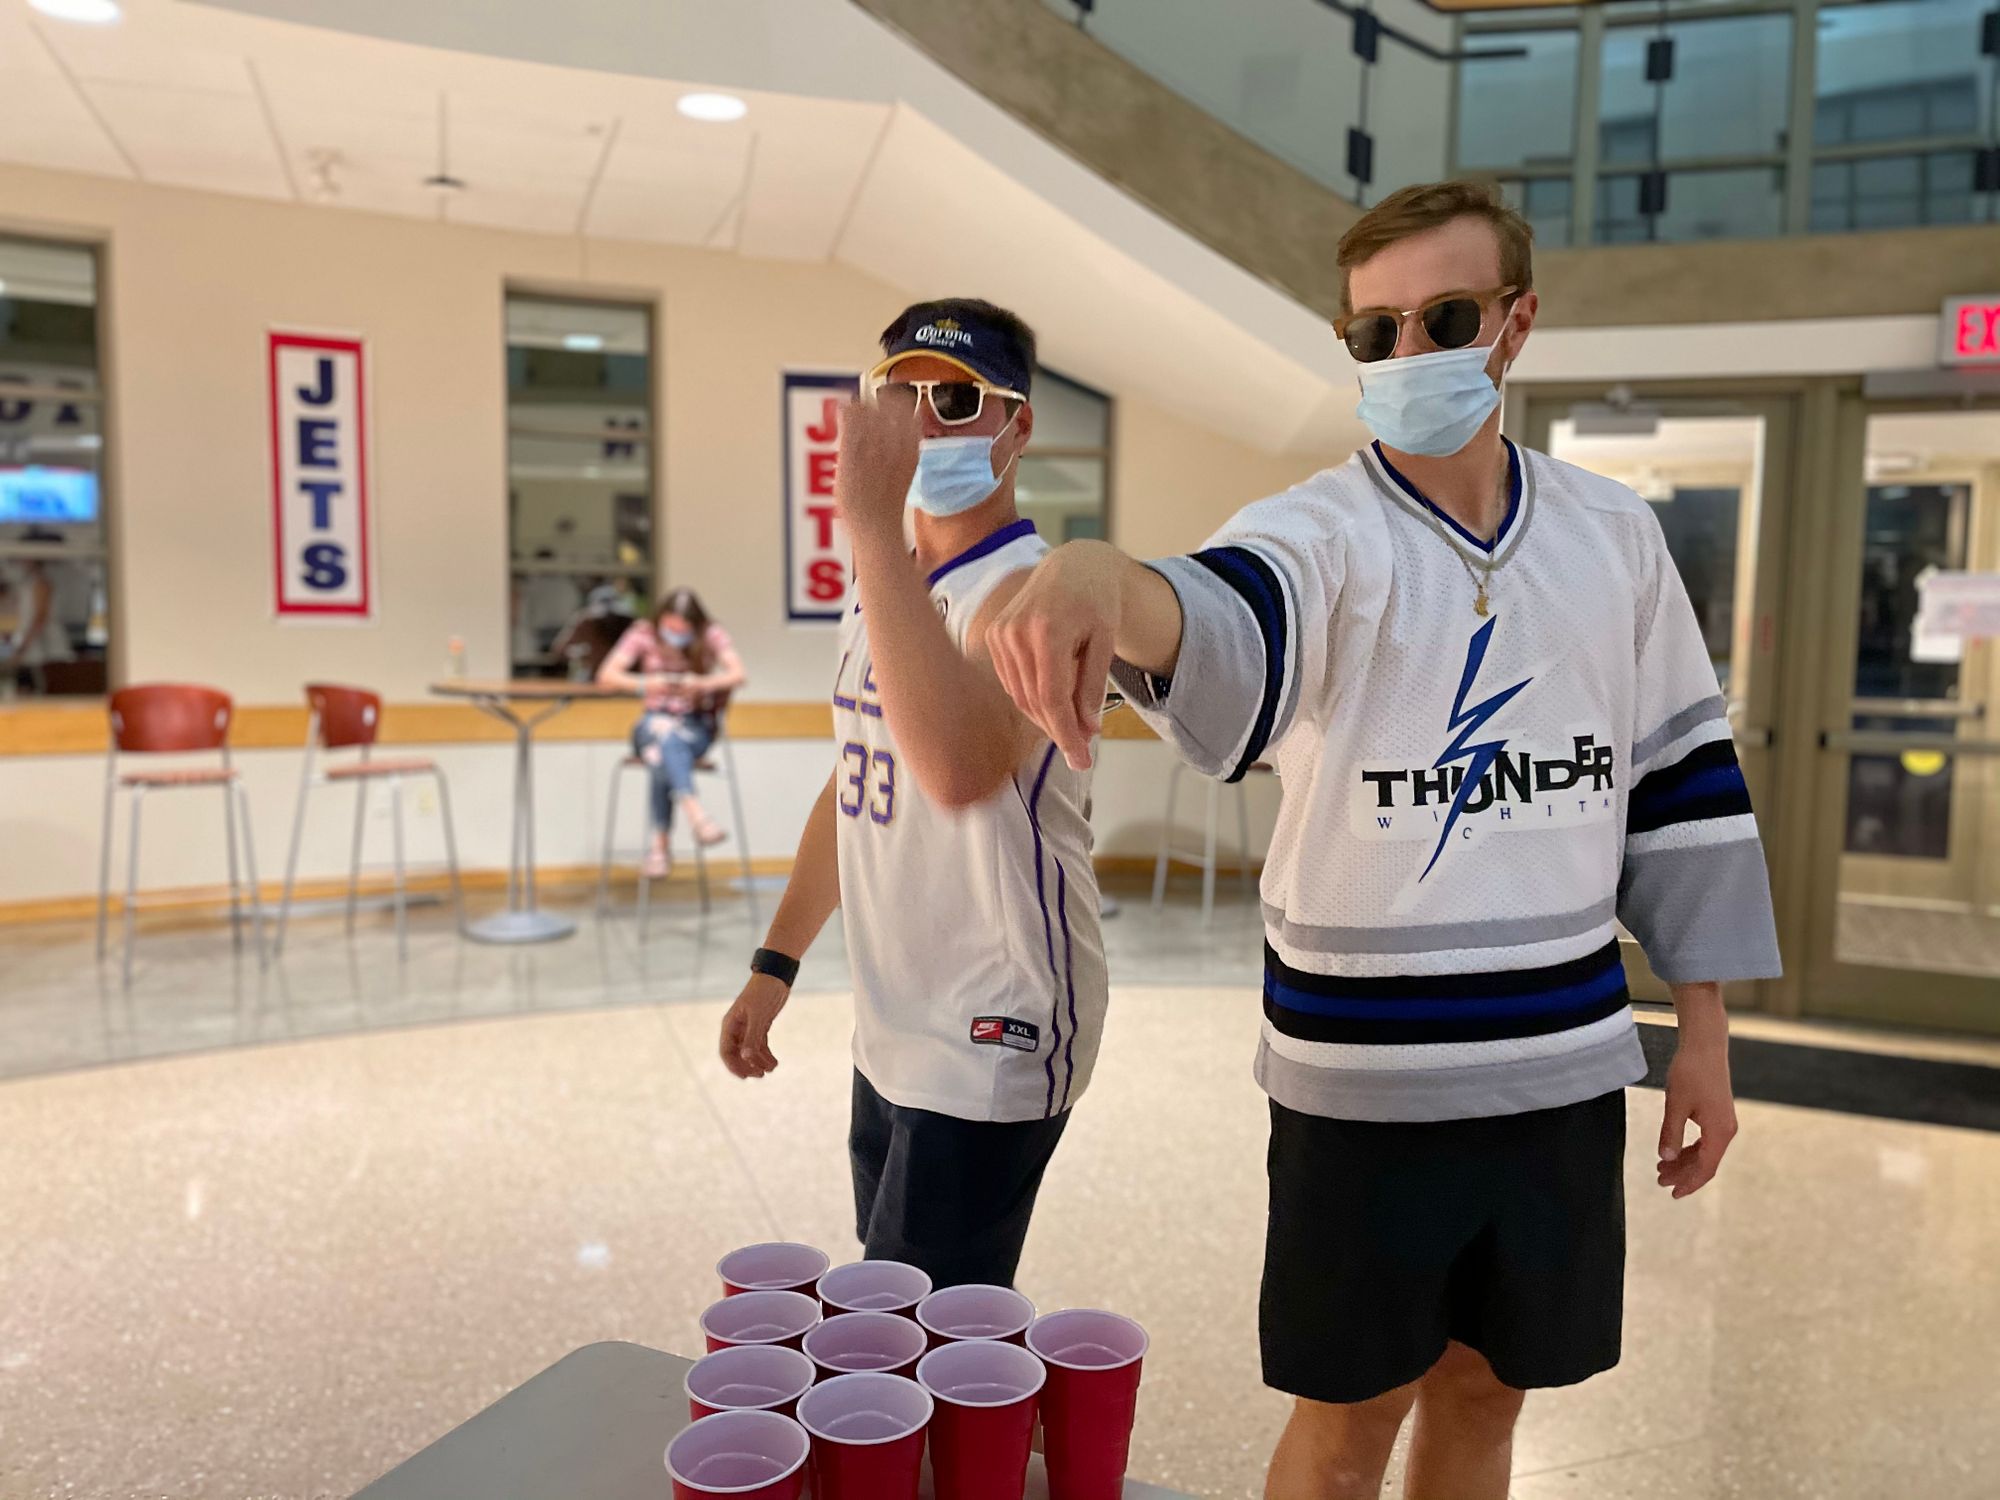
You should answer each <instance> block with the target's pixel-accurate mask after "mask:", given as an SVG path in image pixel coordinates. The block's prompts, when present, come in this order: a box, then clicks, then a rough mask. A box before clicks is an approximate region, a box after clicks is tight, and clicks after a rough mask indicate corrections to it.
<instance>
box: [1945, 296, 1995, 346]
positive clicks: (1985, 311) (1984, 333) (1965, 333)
mask: <svg viewBox="0 0 2000 1500" xmlns="http://www.w3.org/2000/svg"><path fill="white" fill-rule="evenodd" d="M1956 335H1957V336H1956V338H1955V339H1954V340H1953V344H1952V351H1953V352H1954V353H1955V354H1957V355H1958V357H1959V358H1961V359H1983V358H1988V357H2000V302H1991V303H1986V304H1983V305H1982V304H1980V303H1976V302H1975V303H1971V304H1969V305H1967V306H1965V307H1961V308H1960V309H1959V310H1958V327H1957V329H1956Z"/></svg>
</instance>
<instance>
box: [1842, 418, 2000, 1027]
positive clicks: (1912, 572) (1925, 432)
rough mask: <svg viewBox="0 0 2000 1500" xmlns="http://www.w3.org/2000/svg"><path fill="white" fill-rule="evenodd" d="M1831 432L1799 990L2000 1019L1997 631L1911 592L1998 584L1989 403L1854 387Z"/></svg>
mask: <svg viewBox="0 0 2000 1500" xmlns="http://www.w3.org/2000/svg"><path fill="white" fill-rule="evenodd" d="M1841 435H1842V439H1843V441H1842V444H1841V463H1842V465H1843V468H1844V470H1845V474H1844V482H1843V484H1842V487H1841V493H1840V494H1839V495H1838V496H1836V497H1835V505H1834V507H1833V509H1834V515H1835V517H1836V518H1837V520H1838V524H1837V525H1836V526H1835V528H1834V533H1833V539H1832V547H1831V552H1830V555H1829V560H1828V566H1829V567H1830V569H1831V570H1832V577H1833V581H1834V583H1835V590H1834V593H1833V596H1832V599H1831V604H1830V610H1829V618H1828V626H1827V637H1828V640H1829V642H1831V643H1833V644H1834V647H1835V649H1833V650H1832V651H1831V652H1830V653H1829V661H1828V664H1827V668H1826V682H1825V692H1824V701H1825V705H1826V707H1825V716H1824V725H1825V727H1824V729H1823V731H1822V733H1821V735H1820V736H1819V743H1820V754H1821V762H1822V763H1821V774H1820V775H1819V776H1817V777H1816V778H1815V780H1816V782H1817V784H1818V786H1819V788H1820V795H1819V803H1820V814H1819V817H1818V819H1817V825H1818V826H1817V832H1818V839H1819V849H1820V853H1819V857H1818V858H1816V859H1815V860H1814V874H1815V884H1814V894H1813V901H1812V913H1813V931H1812V934H1811V949H1810V959H1809V966H1808V972H1807V982H1806V985H1805V987H1804V992H1803V996H1802V1000H1803V1005H1804V1008H1805V1009H1806V1010H1807V1011H1808V1012H1815V1013H1819V1014H1825V1015H1833V1016H1844V1017H1851V1018H1857V1019H1867V1020H1871V1021H1880V1022H1887V1023H1891V1024H1903V1025H1930V1026H1949V1027H1954V1028H1959V1029H1965V1030H1978V1031H1988V1032H2000V722H1996V718H1997V717H2000V643H1996V642H1995V641H1992V640H1982V639H1976V638H1971V639H1967V638H1960V637H1958V636H1954V635H1951V634H1949V633H1947V632H1943V631H1940V630H1939V629H1937V628H1936V625H1937V622H1936V621H1934V620H1927V619H1926V618H1925V617H1924V614H1923V610H1922V601H1923V591H1924V587H1925V584H1926V583H1927V582H1928V581H1929V580H1930V579H1931V578H1933V577H1934V576H1935V575H1937V574H1940V573H1943V574H1964V573H1971V574H1975V575H1979V574H1983V575H1985V576H1986V577H1987V578H1989V579H1991V580H1993V582H1994V584H1995V586H1996V587H2000V404H1994V405H1988V406H1986V407H1984V408H1980V407H1974V408H1971V409H1967V408H1965V407H1962V406H1957V405H1954V406H1951V407H1943V406H1933V407H1922V406H1913V405H1908V404H1904V405H1889V404H1884V403H1874V404H1868V403H1865V402H1863V401H1861V400H1860V399H1858V398H1857V399H1853V400H1850V401H1848V402H1847V403H1845V405H1844V408H1843V414H1842V422H1841Z"/></svg>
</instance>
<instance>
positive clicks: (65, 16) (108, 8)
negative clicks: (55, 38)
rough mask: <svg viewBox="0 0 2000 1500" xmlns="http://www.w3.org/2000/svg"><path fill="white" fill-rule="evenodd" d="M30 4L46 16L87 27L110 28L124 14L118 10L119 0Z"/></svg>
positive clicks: (51, 0) (41, 0)
mask: <svg viewBox="0 0 2000 1500" xmlns="http://www.w3.org/2000/svg"><path fill="white" fill-rule="evenodd" d="M28 3H29V4H30V5H32V6H34V8H35V9H36V10H38V11H40V12H41V13H42V14H43V15H45V16H51V17H53V18H54V19H56V20H58V21H76V22H79V23H81V24H82V25H85V26H109V25H110V24H111V23H112V22H113V21H116V20H117V19H119V17H120V16H121V15H123V14H124V12H122V11H121V10H120V9H119V8H118V0H28Z"/></svg>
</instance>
